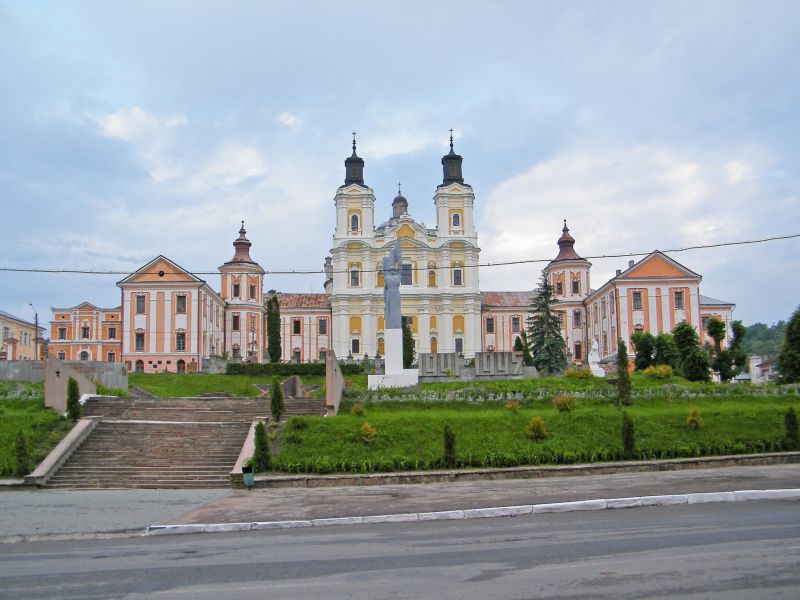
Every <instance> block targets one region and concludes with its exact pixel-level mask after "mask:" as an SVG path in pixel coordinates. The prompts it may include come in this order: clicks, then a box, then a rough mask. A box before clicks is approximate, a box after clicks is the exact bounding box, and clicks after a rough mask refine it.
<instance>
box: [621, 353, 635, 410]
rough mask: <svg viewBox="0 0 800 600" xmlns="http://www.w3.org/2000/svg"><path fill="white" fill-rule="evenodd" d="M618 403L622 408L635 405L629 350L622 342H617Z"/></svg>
mask: <svg viewBox="0 0 800 600" xmlns="http://www.w3.org/2000/svg"><path fill="white" fill-rule="evenodd" d="M617 401H618V402H619V404H620V405H621V406H630V405H631V404H633V400H632V399H631V375H630V373H628V348H627V347H626V346H625V342H623V341H622V340H618V341H617Z"/></svg>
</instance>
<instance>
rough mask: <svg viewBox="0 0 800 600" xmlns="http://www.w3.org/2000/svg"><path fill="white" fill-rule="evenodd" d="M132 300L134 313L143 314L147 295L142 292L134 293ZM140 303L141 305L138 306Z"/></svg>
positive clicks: (145, 308) (145, 309)
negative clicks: (134, 298) (133, 299)
mask: <svg viewBox="0 0 800 600" xmlns="http://www.w3.org/2000/svg"><path fill="white" fill-rule="evenodd" d="M135 297H136V300H135V301H134V305H135V306H134V311H135V312H134V314H137V315H143V314H145V313H146V312H147V297H146V296H145V295H144V294H136V296H135ZM140 304H141V306H140Z"/></svg>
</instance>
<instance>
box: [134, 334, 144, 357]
mask: <svg viewBox="0 0 800 600" xmlns="http://www.w3.org/2000/svg"><path fill="white" fill-rule="evenodd" d="M136 352H144V333H143V332H141V331H140V332H138V333H137V334H136Z"/></svg>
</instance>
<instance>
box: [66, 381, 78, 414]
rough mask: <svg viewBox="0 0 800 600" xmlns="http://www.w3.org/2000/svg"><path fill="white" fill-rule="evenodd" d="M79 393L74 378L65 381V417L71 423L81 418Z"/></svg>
mask: <svg viewBox="0 0 800 600" xmlns="http://www.w3.org/2000/svg"><path fill="white" fill-rule="evenodd" d="M80 400H81V392H80V389H79V388H78V382H77V381H76V380H75V378H74V377H70V378H69V381H67V416H68V417H69V418H70V419H72V420H73V421H77V420H78V419H80V418H81V401H80Z"/></svg>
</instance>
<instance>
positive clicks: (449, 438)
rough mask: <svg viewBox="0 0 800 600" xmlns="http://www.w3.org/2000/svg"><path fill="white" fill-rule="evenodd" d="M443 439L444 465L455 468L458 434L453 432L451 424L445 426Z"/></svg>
mask: <svg viewBox="0 0 800 600" xmlns="http://www.w3.org/2000/svg"><path fill="white" fill-rule="evenodd" d="M443 441H444V466H445V467H447V468H448V469H454V468H455V466H456V434H455V433H453V430H452V429H451V428H450V425H445V426H444V432H443Z"/></svg>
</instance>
